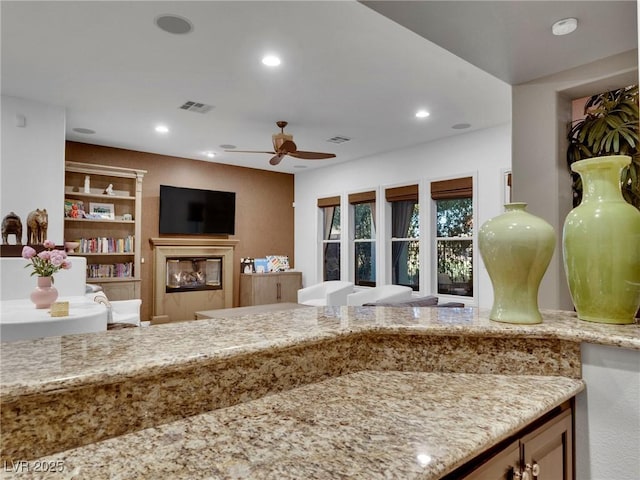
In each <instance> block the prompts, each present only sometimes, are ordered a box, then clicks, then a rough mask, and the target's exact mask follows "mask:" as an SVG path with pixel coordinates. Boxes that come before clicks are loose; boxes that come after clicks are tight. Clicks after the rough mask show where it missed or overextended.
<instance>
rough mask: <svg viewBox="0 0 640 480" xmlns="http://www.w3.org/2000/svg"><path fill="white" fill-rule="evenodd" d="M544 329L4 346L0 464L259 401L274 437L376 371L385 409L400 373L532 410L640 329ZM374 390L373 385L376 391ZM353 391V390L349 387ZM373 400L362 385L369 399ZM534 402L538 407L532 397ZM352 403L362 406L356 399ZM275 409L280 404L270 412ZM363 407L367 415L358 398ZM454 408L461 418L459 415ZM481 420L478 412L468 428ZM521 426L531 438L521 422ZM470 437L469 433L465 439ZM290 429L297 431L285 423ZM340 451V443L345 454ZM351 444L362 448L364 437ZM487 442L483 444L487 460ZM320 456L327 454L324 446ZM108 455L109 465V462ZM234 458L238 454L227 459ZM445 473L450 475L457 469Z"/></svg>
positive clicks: (631, 345)
mask: <svg viewBox="0 0 640 480" xmlns="http://www.w3.org/2000/svg"><path fill="white" fill-rule="evenodd" d="M543 318H544V323H542V324H539V325H511V324H501V323H496V322H492V321H490V320H489V319H488V311H483V310H478V309H473V308H407V307H404V308H396V307H326V308H322V307H318V308H316V307H302V308H296V309H292V310H286V311H279V312H269V313H265V314H254V315H248V316H242V317H231V318H213V319H210V320H198V321H192V322H184V323H175V324H164V325H157V326H151V327H145V328H135V329H126V330H116V331H107V332H101V333H95V334H81V335H69V336H63V337H48V338H43V339H38V340H27V341H17V342H6V343H3V344H2V349H1V350H0V362H1V363H0V366H1V372H0V373H1V376H2V378H1V384H0V402H1V408H0V418H1V422H2V436H1V437H0V442H1V450H0V452H1V454H2V460H3V461H5V462H6V461H9V462H14V461H20V460H25V461H32V460H34V459H38V458H42V457H48V456H51V455H57V454H60V452H65V451H67V452H68V451H71V450H73V449H77V448H83V449H84V448H87V449H91V448H93V445H99V444H102V442H110V441H114V442H118V441H120V440H119V439H124V438H125V436H127V435H135V434H137V433H140V432H143V431H146V430H147V429H149V428H151V429H152V431H156V430H155V429H159V428H164V427H159V426H160V425H167V426H169V425H181V424H180V423H179V424H176V423H175V422H187V423H186V424H185V425H187V424H189V423H190V422H191V421H194V422H195V421H196V420H195V419H197V418H200V419H204V420H201V421H203V422H205V424H206V423H207V422H208V421H209V420H208V419H214V418H218V417H217V415H225V414H224V413H223V412H231V413H229V415H230V417H228V418H231V417H233V416H236V415H240V416H241V417H242V418H244V416H245V413H242V412H245V410H243V408H252V407H243V405H244V404H249V403H251V404H253V402H256V401H257V402H259V403H257V404H255V405H256V408H258V406H260V405H262V407H260V408H262V410H261V411H262V412H263V414H262V415H263V417H264V418H263V420H265V421H266V422H267V423H266V425H270V424H269V423H268V422H269V421H270V419H269V412H270V411H274V409H275V408H276V407H277V406H278V405H280V404H283V405H284V404H286V403H287V402H288V401H289V400H288V398H289V397H288V395H289V394H290V393H291V394H292V395H294V397H295V395H297V394H294V393H292V392H294V391H298V390H296V389H298V388H302V389H303V390H301V391H305V392H306V390H304V388H307V387H308V388H311V390H310V391H309V392H310V393H309V394H308V398H313V395H314V393H313V392H316V390H314V388H320V390H318V391H317V392H316V393H317V394H318V395H320V394H322V392H323V389H324V388H326V389H327V392H330V391H332V390H331V389H334V390H333V396H335V397H336V398H340V397H341V396H342V395H343V393H344V392H342V390H341V388H342V387H338V386H339V385H343V384H342V383H340V382H343V381H344V382H348V381H349V379H352V378H355V379H357V378H361V377H359V376H358V375H359V374H360V372H367V371H374V372H376V375H377V374H378V373H379V374H380V375H381V378H382V376H384V378H387V379H389V380H388V382H390V383H389V384H388V385H387V387H388V388H386V387H385V385H384V384H382V385H381V386H380V388H383V387H384V388H386V389H385V390H384V391H380V392H378V393H379V395H382V396H385V395H387V394H389V395H390V397H389V398H395V397H393V395H395V393H393V392H394V390H396V389H398V388H400V387H398V384H397V381H396V380H397V378H400V377H394V376H393V375H395V374H398V375H401V374H400V373H399V372H404V373H403V374H402V375H404V374H405V373H407V372H413V374H416V375H418V376H420V375H426V376H424V377H419V378H424V379H425V380H426V379H430V380H429V381H430V382H431V389H432V390H433V391H434V392H435V391H439V390H440V389H441V387H440V386H439V385H440V383H442V385H443V386H444V385H448V383H447V382H449V381H450V380H451V379H455V378H457V379H458V381H460V380H461V379H464V378H465V377H457V376H456V375H475V376H473V377H469V381H471V380H470V379H471V378H477V379H478V380H477V381H480V379H482V382H485V381H490V380H489V379H491V378H492V377H494V378H495V379H496V380H495V381H498V379H499V378H501V377H500V376H505V375H507V376H508V378H509V379H512V380H514V381H515V380H516V379H517V381H515V382H514V385H516V386H517V385H520V387H519V388H520V390H518V391H511V393H510V394H509V395H507V394H506V393H505V395H504V402H506V404H505V405H508V404H511V403H512V402H516V403H517V402H519V401H520V400H521V399H524V398H525V397H527V400H533V401H534V403H536V402H538V398H540V399H543V398H545V397H544V395H542V394H540V391H541V390H540V389H539V388H537V386H539V385H537V384H527V382H535V381H536V380H535V377H544V378H545V379H548V380H545V382H548V383H549V385H553V384H555V383H556V382H560V383H561V382H569V383H568V385H570V386H571V389H570V391H571V392H573V393H572V395H574V394H575V392H576V391H578V390H577V389H579V388H581V386H582V383H581V381H580V376H581V362H580V344H581V343H582V342H592V343H598V344H602V345H608V346H611V347H613V348H627V349H634V350H640V328H639V326H638V325H637V324H634V325H626V326H613V325H601V324H592V323H588V322H583V321H580V320H578V319H577V318H576V317H575V314H573V313H569V312H558V311H552V312H551V311H546V312H543ZM394 372H395V373H394ZM427 374H428V375H427ZM353 375H355V377H354V376H353ZM387 375H391V376H387ZM430 375H431V376H430ZM449 375H453V376H452V377H450V376H449ZM523 376H526V378H525V377H523ZM521 377H522V379H521V380H520V378H521ZM341 378H346V379H347V380H340V379H341ZM362 378H364V377H362ZM394 378H395V379H396V380H393V379H394ZM403 378H404V377H403ZM416 378H418V377H416ZM392 380H393V381H392ZM465 381H466V380H465ZM491 381H493V380H491ZM323 382H328V383H326V384H325V383H323ZM503 382H506V383H509V382H508V381H505V380H503ZM523 382H524V383H523ZM576 382H577V383H576ZM400 383H402V382H400ZM414 383H415V382H414ZM313 385H323V386H321V387H313ZM376 385H377V383H376V382H373V383H372V385H370V387H371V388H373V387H375V386H376ZM483 385H484V386H483ZM344 386H345V388H347V390H346V391H347V392H348V391H350V390H349V388H348V384H344ZM450 387H451V388H454V386H453V385H450ZM470 387H471V384H468V385H466V384H464V382H463V385H460V388H462V389H463V390H465V389H468V390H469V392H468V394H469V395H472V396H473V398H475V400H476V401H477V402H479V401H480V400H481V399H482V398H483V397H484V396H486V395H489V396H490V395H492V394H493V393H491V392H489V391H483V389H485V388H489V387H487V384H484V383H477V384H476V386H475V387H473V389H472V388H470ZM375 388H378V387H375ZM447 388H449V387H447ZM495 388H498V387H495ZM500 388H502V387H500ZM489 389H490V390H491V389H494V387H491V388H489ZM366 390H367V389H366V388H365V387H362V392H364V393H366ZM374 390H375V389H374ZM374 390H372V392H373V391H374ZM542 390H544V389H542ZM400 391H402V388H400ZM443 391H446V389H445V390H443ZM507 391H508V389H507V390H504V392H507ZM533 391H535V392H536V395H535V396H534V397H529V396H530V395H531V392H533ZM492 392H493V390H492ZM497 393H498V394H500V392H497ZM549 394H550V395H551V397H548V398H547V401H543V400H540V403H539V404H537V403H536V407H535V408H538V407H540V408H542V409H543V410H544V409H546V408H547V407H549V405H550V404H552V403H554V402H558V401H561V400H562V399H565V398H567V395H566V391H565V390H563V389H560V390H555V389H551V390H549ZM304 395H306V394H304ZM304 395H303V397H304ZM421 395H422V393H419V394H418V396H417V397H416V400H415V401H417V402H418V404H420V405H421V407H422V408H424V406H425V405H429V404H428V402H427V400H428V398H422V396H421ZM545 395H546V393H545ZM572 395H569V396H572ZM499 396H500V395H499ZM330 397H331V395H330V394H329V393H326V396H323V397H322V398H320V397H318V398H317V400H318V402H320V403H321V402H326V401H328V398H330ZM292 398H293V397H292ZM353 398H354V399H357V398H358V395H356V396H355V397H353ZM429 398H431V397H429ZM263 399H264V400H263ZM269 399H273V402H275V403H273V404H272V403H269V402H270V400H269ZM445 400H446V398H442V397H433V398H431V401H432V403H431V407H429V408H428V410H431V411H433V412H436V410H437V409H435V408H432V407H434V406H435V405H439V404H440V403H442V402H444V403H443V405H446V401H445ZM494 400H495V399H494ZM492 401H493V400H492ZM260 402H264V403H260ZM354 402H355V404H358V400H354ZM425 402H426V403H425ZM312 404H313V401H312V402H311V403H310V405H312ZM478 405H479V404H478ZM327 408H328V407H327ZM345 408H346V407H345ZM354 408H355V407H354ZM455 408H460V409H462V410H460V411H458V412H457V413H454V412H453V410H455ZM466 408H467V406H466V404H465V405H462V404H461V405H459V406H458V407H452V409H451V410H450V411H449V413H448V414H447V415H450V418H449V419H448V420H447V421H448V422H450V423H455V422H456V421H460V420H461V419H462V418H463V417H467V416H469V412H467V411H465V410H464V409H466ZM258 410H260V409H258ZM534 410H535V409H534ZM540 411H541V410H539V409H538V410H535V412H534V413H531V411H529V410H527V411H525V412H524V413H523V415H524V416H525V417H527V415H529V413H531V415H533V416H535V415H537V414H539V413H540ZM527 412H529V413H527ZM410 414H411V413H410V412H409V413H407V412H405V413H402V415H410ZM434 414H437V415H438V414H439V413H437V412H436V413H434ZM477 414H478V412H475V411H474V412H472V413H471V417H474V416H475V415H477ZM201 415H204V417H201ZM211 415H213V416H211ZM220 418H223V417H220ZM492 418H493V417H492ZM527 418H533V417H527ZM190 419H194V420H190ZM486 420H487V419H485V420H483V422H484V423H482V424H480V423H478V424H477V425H478V426H479V428H481V429H485V430H487V429H489V430H491V428H492V427H491V425H492V422H494V421H496V420H495V419H492V420H491V421H490V422H488V423H486ZM224 421H225V422H227V420H224ZM238 421H240V420H238ZM247 421H248V420H247ZM274 421H279V420H278V419H274ZM316 421H318V420H317V419H316V420H314V422H316ZM345 421H347V422H349V421H350V420H348V419H347V420H345ZM404 421H407V422H409V423H410V422H411V420H410V416H405V420H404ZM518 424H519V425H521V426H522V421H521V420H519V421H518ZM287 425H288V426H287ZM442 425H445V423H443V424H442ZM473 425H474V424H473V423H469V424H467V426H468V427H469V428H471V427H472V426H473ZM285 427H287V428H289V427H291V425H289V424H287V423H286V422H285ZM352 427H353V428H355V429H356V430H354V435H359V433H357V428H359V425H358V422H356V423H355V424H353V425H352ZM167 428H168V427H167ZM247 428H249V429H250V430H251V429H253V428H254V427H252V426H251V425H249V426H248V427H247ZM269 428H272V429H274V431H280V430H281V429H282V428H284V427H282V426H280V424H277V423H276V424H273V425H270V427H268V428H267V427H265V431H264V432H261V433H259V434H256V435H260V436H263V435H267V434H269V435H271V433H270V430H269ZM292 428H293V427H292ZM447 428H448V427H447ZM265 432H266V433H265ZM285 434H286V435H291V436H293V437H294V438H297V437H296V436H297V435H298V433H297V430H296V429H295V428H294V429H293V430H291V431H289V433H286V428H285V430H283V435H285ZM206 435H207V434H206V430H205V431H204V433H201V432H200V433H199V431H197V432H196V434H195V436H194V437H193V439H192V440H191V441H189V445H191V444H192V443H193V444H198V445H206V442H209V441H210V440H209V438H206ZM229 435H231V434H229ZM327 435H328V438H329V439H330V438H333V437H335V438H338V439H339V438H341V436H344V432H342V431H334V432H329V433H327ZM500 435H501V434H499V435H498V437H499V436H500ZM267 437H268V435H267ZM126 438H129V437H126ZM132 438H133V437H132ZM135 438H136V440H132V441H135V442H138V441H142V442H143V443H144V442H145V441H146V440H144V438H145V437H135ZM229 438H231V437H229ZM496 438H497V437H496ZM122 441H123V442H124V441H126V440H122ZM235 441H236V440H235V439H234V440H230V443H229V444H228V445H227V444H223V443H220V444H214V445H213V446H212V447H211V448H215V449H218V448H221V449H222V450H223V451H224V448H229V449H233V448H241V447H239V446H234V445H235ZM296 441H297V440H296ZM300 441H303V440H300ZM327 441H329V440H327ZM341 441H342V442H343V443H342V444H341V445H342V446H343V447H344V448H345V449H346V450H345V451H344V452H343V451H341V452H340V454H341V455H344V458H345V459H346V458H350V455H353V454H354V452H353V451H351V449H350V447H349V445H348V442H347V443H345V442H346V440H344V439H343V440H341ZM341 441H340V440H336V442H338V444H340V442H341ZM351 441H352V442H357V438H355V437H354V438H352V439H351ZM492 441H493V440H491V439H489V440H488V441H484V440H483V441H482V442H481V443H482V445H483V446H484V448H486V447H488V446H489V445H490V444H491V442H492ZM149 442H151V441H150V440H149ZM202 442H205V443H202ZM398 442H400V443H401V442H402V441H401V440H400V439H399V440H398ZM487 442H488V443H487ZM241 444H242V442H240V443H239V444H238V445H241ZM338 444H336V445H338ZM105 445H108V444H106V443H105ZM117 445H120V444H117ZM150 445H151V444H150ZM224 445H227V446H226V447H224ZM318 445H319V446H320V447H322V444H321V443H319V444H318ZM331 445H332V444H331V443H330V444H329V446H327V447H326V448H330V447H331ZM478 445H479V444H475V443H474V444H472V445H471V448H470V452H474V451H475V449H476V448H479V447H478ZM338 446H339V445H338ZM223 447H224V448H223ZM312 447H314V444H312V445H309V448H311V449H312V450H313V448H312ZM320 447H319V448H320ZM95 448H100V447H98V446H96V447H95ZM120 448H122V450H119V449H120ZM128 448H129V446H128V445H127V444H122V447H118V452H116V453H114V454H113V455H117V456H126V455H127V454H128ZM131 448H132V451H134V450H135V449H134V447H133V446H131ZM202 448H206V447H202ZM247 448H249V447H247ZM305 448H306V447H305ZM323 448H325V447H322V448H320V449H321V450H322V449H323ZM336 448H338V447H336ZM265 449H267V450H269V449H270V447H265ZM267 450H265V452H266V451H267ZM454 450H455V449H454ZM83 451H84V450H83ZM138 452H139V453H140V451H139V450H138ZM142 453H144V452H142ZM142 453H141V454H142ZM200 454H202V452H200V453H197V452H196V453H194V457H193V461H194V462H196V460H195V456H197V455H200ZM101 455H106V457H104V458H107V457H108V456H109V455H110V454H108V453H105V452H103V453H102V454H101ZM145 455H146V454H145ZM167 455H169V453H167ZM261 455H266V453H264V452H263V453H262V454H261ZM332 455H333V454H332ZM336 455H337V454H336ZM446 455H449V454H448V453H447V454H446ZM236 456H237V454H235V453H234V454H232V458H236ZM81 457H82V456H81ZM98 457H99V455H98V454H97V453H96V458H98ZM145 458H147V457H145ZM160 461H161V457H157V456H154V455H151V456H150V457H148V459H147V462H148V463H150V464H153V463H154V462H160ZM229 461H231V460H229ZM252 461H255V460H252ZM291 461H293V460H291ZM443 461H444V460H443ZM69 462H71V458H70V459H69ZM345 462H347V460H345ZM446 462H447V465H452V463H451V462H450V461H449V460H446ZM455 462H457V460H455V461H453V463H455ZM196 463H197V462H196ZM347 463H348V462H347ZM283 465H284V464H283ZM390 465H393V464H390ZM317 467H318V468H320V469H321V468H323V467H322V465H318V466H317ZM149 468H151V467H149ZM283 468H285V467H283ZM310 468H311V467H310ZM314 468H315V467H314ZM362 468H364V467H362ZM390 468H393V466H391V467H390ZM312 474H313V471H309V475H312ZM273 475H274V476H275V475H276V474H275V473H274V474H273ZM91 478H94V476H93V475H92V476H91ZM230 478H233V477H230ZM417 478H420V477H417ZM425 478H431V477H425ZM434 478H435V477H434Z"/></svg>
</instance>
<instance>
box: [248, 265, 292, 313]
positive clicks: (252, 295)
mask: <svg viewBox="0 0 640 480" xmlns="http://www.w3.org/2000/svg"><path fill="white" fill-rule="evenodd" d="M301 288H302V273H301V272H271V273H242V274H240V306H241V307H248V306H252V305H268V304H273V303H282V302H285V303H296V302H297V301H298V290H299V289H301Z"/></svg>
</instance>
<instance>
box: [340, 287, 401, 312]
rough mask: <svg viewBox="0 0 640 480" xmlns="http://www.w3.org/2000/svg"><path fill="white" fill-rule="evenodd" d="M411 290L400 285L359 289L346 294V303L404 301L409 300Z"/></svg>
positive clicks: (352, 304) (356, 304) (355, 304)
mask: <svg viewBox="0 0 640 480" xmlns="http://www.w3.org/2000/svg"><path fill="white" fill-rule="evenodd" d="M412 294H413V290H412V289H411V287H404V286H402V285H382V286H380V287H372V288H367V289H363V290H360V291H359V292H355V293H352V294H350V295H349V296H347V305H349V306H353V307H359V306H361V305H364V304H365V303H375V302H406V301H408V300H411V295H412Z"/></svg>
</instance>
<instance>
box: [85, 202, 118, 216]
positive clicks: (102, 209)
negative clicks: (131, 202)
mask: <svg viewBox="0 0 640 480" xmlns="http://www.w3.org/2000/svg"><path fill="white" fill-rule="evenodd" d="M89 215H90V216H91V218H97V219H102V220H115V218H116V214H115V208H114V206H113V203H95V202H90V203H89Z"/></svg>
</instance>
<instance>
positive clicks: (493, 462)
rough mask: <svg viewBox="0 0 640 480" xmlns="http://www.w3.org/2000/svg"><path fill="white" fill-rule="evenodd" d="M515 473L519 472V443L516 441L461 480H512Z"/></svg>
mask: <svg viewBox="0 0 640 480" xmlns="http://www.w3.org/2000/svg"><path fill="white" fill-rule="evenodd" d="M516 471H520V442H518V441H517V440H516V441H515V442H513V443H512V444H511V445H509V446H508V447H507V448H505V449H504V450H502V451H501V452H499V453H497V454H496V455H495V456H493V457H491V458H490V459H489V460H487V462H486V463H483V464H482V465H480V466H479V467H478V468H476V469H475V470H474V471H473V472H471V473H470V474H469V475H467V476H466V477H463V480H513V478H514V476H513V474H514V472H516Z"/></svg>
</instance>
